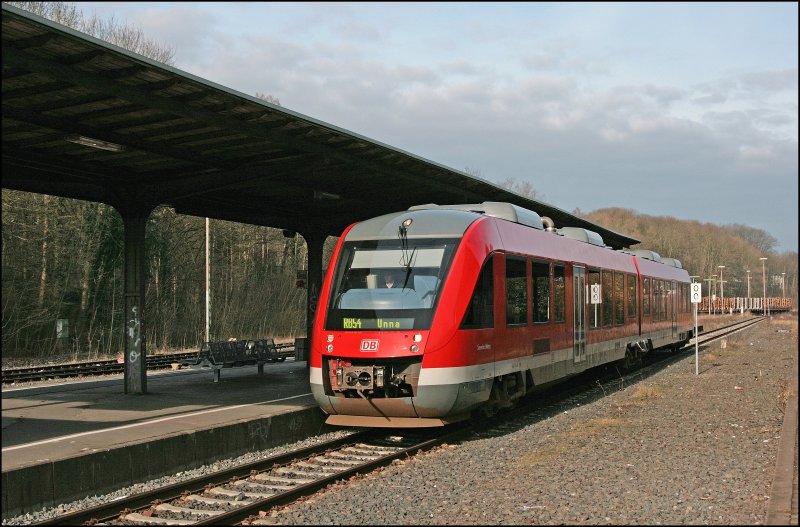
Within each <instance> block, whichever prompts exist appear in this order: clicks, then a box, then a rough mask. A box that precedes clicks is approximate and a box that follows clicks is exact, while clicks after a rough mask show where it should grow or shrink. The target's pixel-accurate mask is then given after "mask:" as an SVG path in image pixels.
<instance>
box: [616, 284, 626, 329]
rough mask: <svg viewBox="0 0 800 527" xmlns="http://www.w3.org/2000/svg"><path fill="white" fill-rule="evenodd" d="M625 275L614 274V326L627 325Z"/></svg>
mask: <svg viewBox="0 0 800 527" xmlns="http://www.w3.org/2000/svg"><path fill="white" fill-rule="evenodd" d="M624 277H625V275H624V274H622V273H614V324H616V325H617V326H620V325H622V324H624V323H625V284H624V280H625V278H624Z"/></svg>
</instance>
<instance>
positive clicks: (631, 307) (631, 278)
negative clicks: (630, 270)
mask: <svg viewBox="0 0 800 527" xmlns="http://www.w3.org/2000/svg"><path fill="white" fill-rule="evenodd" d="M635 316H636V276H635V275H632V274H629V275H628V317H635Z"/></svg>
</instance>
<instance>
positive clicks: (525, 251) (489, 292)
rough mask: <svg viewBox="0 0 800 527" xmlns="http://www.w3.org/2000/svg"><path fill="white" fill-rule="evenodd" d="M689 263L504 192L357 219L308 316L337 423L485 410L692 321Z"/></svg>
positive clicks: (325, 400)
mask: <svg viewBox="0 0 800 527" xmlns="http://www.w3.org/2000/svg"><path fill="white" fill-rule="evenodd" d="M689 306H690V303H689V275H688V273H687V272H686V271H685V270H684V269H682V268H681V265H680V262H679V261H678V260H675V259H672V258H664V259H662V258H661V257H660V256H659V255H658V254H656V253H654V252H652V251H645V250H627V249H626V250H621V251H620V250H613V249H611V248H609V247H606V246H605V245H604V243H603V241H602V239H601V237H600V236H599V235H598V234H597V233H594V232H592V231H588V230H585V229H579V228H572V227H563V228H558V229H557V228H555V226H554V225H553V223H552V221H551V220H549V219H548V218H542V217H540V216H539V215H537V214H536V213H534V212H532V211H530V210H527V209H523V208H521V207H518V206H516V205H512V204H509V203H499V202H484V203H481V204H469V205H445V206H436V205H426V206H418V207H412V208H411V209H409V210H408V211H403V212H398V213H394V214H388V215H384V216H380V217H377V218H373V219H370V220H366V221H363V222H360V223H356V224H354V225H351V226H350V227H348V229H347V230H346V231H345V232H344V233H343V235H342V237H341V238H340V240H339V243H338V245H337V247H336V249H335V251H334V254H333V256H332V259H331V265H330V266H329V268H328V271H327V274H326V276H325V280H324V282H323V287H322V291H321V294H320V298H319V304H318V309H317V311H316V317H315V320H314V328H313V338H312V349H311V358H310V381H311V389H312V393H313V394H314V397H315V399H316V400H317V402H318V403H319V404H320V406H321V407H322V409H323V410H324V411H325V412H326V413H328V414H329V417H328V420H327V422H328V423H330V424H336V425H347V426H376V427H378V426H385V427H429V426H442V425H444V424H447V423H450V422H454V421H458V420H462V419H465V418H468V417H469V416H470V415H471V414H472V413H473V412H476V411H481V412H484V413H487V414H491V413H493V412H494V411H496V410H497V409H498V408H499V407H502V406H506V405H511V404H513V403H514V401H515V400H516V399H518V398H519V397H521V396H523V395H525V394H526V393H529V392H531V391H533V390H536V389H540V388H542V387H545V386H547V385H550V384H552V383H554V382H558V381H561V380H564V379H566V378H568V377H570V376H573V375H576V374H578V373H580V372H582V371H584V370H586V369H587V368H592V367H595V366H599V365H602V364H606V363H609V362H613V361H619V363H620V365H621V366H623V367H625V368H630V367H632V366H634V365H635V364H636V363H637V362H638V361H640V359H641V357H642V356H643V355H644V354H646V353H648V352H650V351H651V350H653V349H655V348H663V347H675V348H677V347H679V346H682V345H684V344H686V343H688V341H689V339H690V338H691V337H692V336H693V331H694V328H693V325H692V317H691V312H690V308H689Z"/></svg>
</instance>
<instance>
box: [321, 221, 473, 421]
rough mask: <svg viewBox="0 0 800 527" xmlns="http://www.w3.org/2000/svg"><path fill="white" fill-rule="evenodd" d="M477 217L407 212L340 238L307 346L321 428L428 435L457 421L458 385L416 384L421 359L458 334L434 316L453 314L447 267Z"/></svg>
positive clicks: (449, 319) (365, 224)
mask: <svg viewBox="0 0 800 527" xmlns="http://www.w3.org/2000/svg"><path fill="white" fill-rule="evenodd" d="M478 217H479V216H478V215H476V214H471V213H467V212H463V211H453V210H410V211H405V212H401V213H396V214H389V215H385V216H380V217H378V218H373V219H370V220H367V221H364V222H361V223H358V224H355V225H354V226H352V227H351V228H350V229H349V230H348V231H345V234H344V235H343V236H342V238H341V239H340V241H339V245H338V246H337V248H336V250H335V252H334V254H333V257H332V259H331V265H330V267H329V269H328V273H327V275H326V277H325V281H324V283H323V288H322V291H321V294H320V300H319V304H318V311H317V314H316V317H315V321H314V332H313V337H312V349H311V359H310V360H311V363H310V371H311V374H310V381H311V391H312V393H313V394H314V397H315V398H316V400H317V402H318V403H319V405H320V406H321V408H322V409H323V410H324V411H325V412H326V413H328V414H329V417H328V420H327V423H329V424H335V425H344V426H370V427H381V426H384V427H428V426H442V425H444V424H446V423H447V422H449V421H451V420H457V419H460V418H463V416H452V415H451V413H452V411H453V407H454V403H455V400H456V398H457V396H458V388H459V387H458V385H456V384H450V383H448V382H441V379H439V380H438V381H437V382H432V383H427V382H425V380H424V378H425V375H424V374H423V375H422V376H423V382H422V383H420V376H421V373H422V372H423V369H424V367H425V366H424V362H426V360H425V357H426V349H431V351H433V349H435V348H439V350H440V351H438V353H439V354H442V353H446V352H444V351H441V349H442V343H443V342H446V341H447V340H448V339H449V338H448V335H450V336H452V333H453V332H454V331H455V329H456V327H457V326H456V324H457V322H456V324H454V323H453V322H454V318H453V317H452V314H450V315H451V316H449V317H448V316H444V317H437V316H436V315H437V310H439V311H442V310H447V309H450V310H452V309H453V306H452V305H450V306H448V304H447V302H448V300H447V298H443V296H445V293H446V292H447V290H448V289H453V288H447V287H446V285H447V278H448V275H452V274H456V275H458V277H459V278H462V277H463V276H462V274H463V273H462V272H461V271H456V272H453V269H452V268H453V262H454V259H455V257H456V254H457V252H458V251H459V244H460V243H461V241H462V237H463V235H464V232H465V231H466V230H467V228H468V227H469V225H470V224H471V223H473V222H474V221H475V220H476V219H477V218H478ZM461 259H462V258H459V259H458V260H461ZM475 272H476V271H475ZM454 280H455V279H454ZM472 284H473V285H474V278H473V281H472ZM465 285H466V284H465ZM457 286H458V284H455V289H458V287H457ZM443 300H444V301H443ZM440 320H444V322H442V321H440ZM432 328H433V329H432ZM432 341H435V342H432ZM441 371H444V370H441ZM426 373H429V372H426ZM440 376H441V374H440ZM456 418H457V419H456Z"/></svg>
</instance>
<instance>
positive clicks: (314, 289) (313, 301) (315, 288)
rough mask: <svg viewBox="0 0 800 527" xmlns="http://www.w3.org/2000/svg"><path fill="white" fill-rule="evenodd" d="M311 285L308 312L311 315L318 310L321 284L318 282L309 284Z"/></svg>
mask: <svg viewBox="0 0 800 527" xmlns="http://www.w3.org/2000/svg"><path fill="white" fill-rule="evenodd" d="M309 285H310V286H311V287H310V289H309V290H308V312H309V314H310V315H311V317H312V318H313V317H314V313H315V312H316V310H317V300H318V299H319V285H317V283H316V282H314V283H312V284H309Z"/></svg>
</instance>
